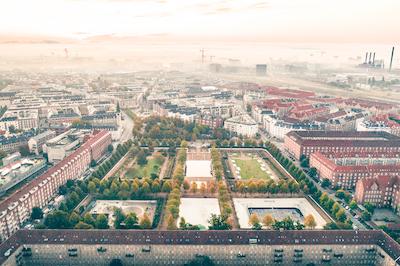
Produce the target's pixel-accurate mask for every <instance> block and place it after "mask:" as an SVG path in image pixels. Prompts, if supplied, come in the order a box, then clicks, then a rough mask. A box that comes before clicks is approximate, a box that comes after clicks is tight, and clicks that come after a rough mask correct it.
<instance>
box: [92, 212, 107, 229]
mask: <svg viewBox="0 0 400 266" xmlns="http://www.w3.org/2000/svg"><path fill="white" fill-rule="evenodd" d="M95 227H96V228H97V229H108V228H109V226H108V219H107V216H105V215H104V214H99V215H97V217H96V222H95Z"/></svg>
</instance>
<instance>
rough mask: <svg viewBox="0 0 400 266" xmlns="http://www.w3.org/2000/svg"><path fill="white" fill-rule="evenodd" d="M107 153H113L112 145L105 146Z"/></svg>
mask: <svg viewBox="0 0 400 266" xmlns="http://www.w3.org/2000/svg"><path fill="white" fill-rule="evenodd" d="M107 151H108V152H109V153H112V152H113V151H114V146H113V145H112V144H109V145H108V146H107Z"/></svg>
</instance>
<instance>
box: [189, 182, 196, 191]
mask: <svg viewBox="0 0 400 266" xmlns="http://www.w3.org/2000/svg"><path fill="white" fill-rule="evenodd" d="M190 192H192V193H196V192H197V183H196V182H192V184H191V185H190Z"/></svg>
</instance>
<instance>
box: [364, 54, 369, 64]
mask: <svg viewBox="0 0 400 266" xmlns="http://www.w3.org/2000/svg"><path fill="white" fill-rule="evenodd" d="M364 63H365V64H367V63H368V52H366V53H365V62H364Z"/></svg>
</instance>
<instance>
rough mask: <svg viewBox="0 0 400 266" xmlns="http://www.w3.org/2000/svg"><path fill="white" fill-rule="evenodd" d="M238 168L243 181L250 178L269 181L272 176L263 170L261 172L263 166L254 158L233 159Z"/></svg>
mask: <svg viewBox="0 0 400 266" xmlns="http://www.w3.org/2000/svg"><path fill="white" fill-rule="evenodd" d="M232 160H233V161H234V162H235V163H236V165H237V166H238V167H240V177H241V178H242V179H249V178H261V179H269V178H270V176H269V175H268V174H267V173H266V172H265V171H263V170H261V165H260V163H259V162H257V160H256V159H253V158H248V159H247V158H246V159H242V158H240V159H239V158H234V159H232Z"/></svg>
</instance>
